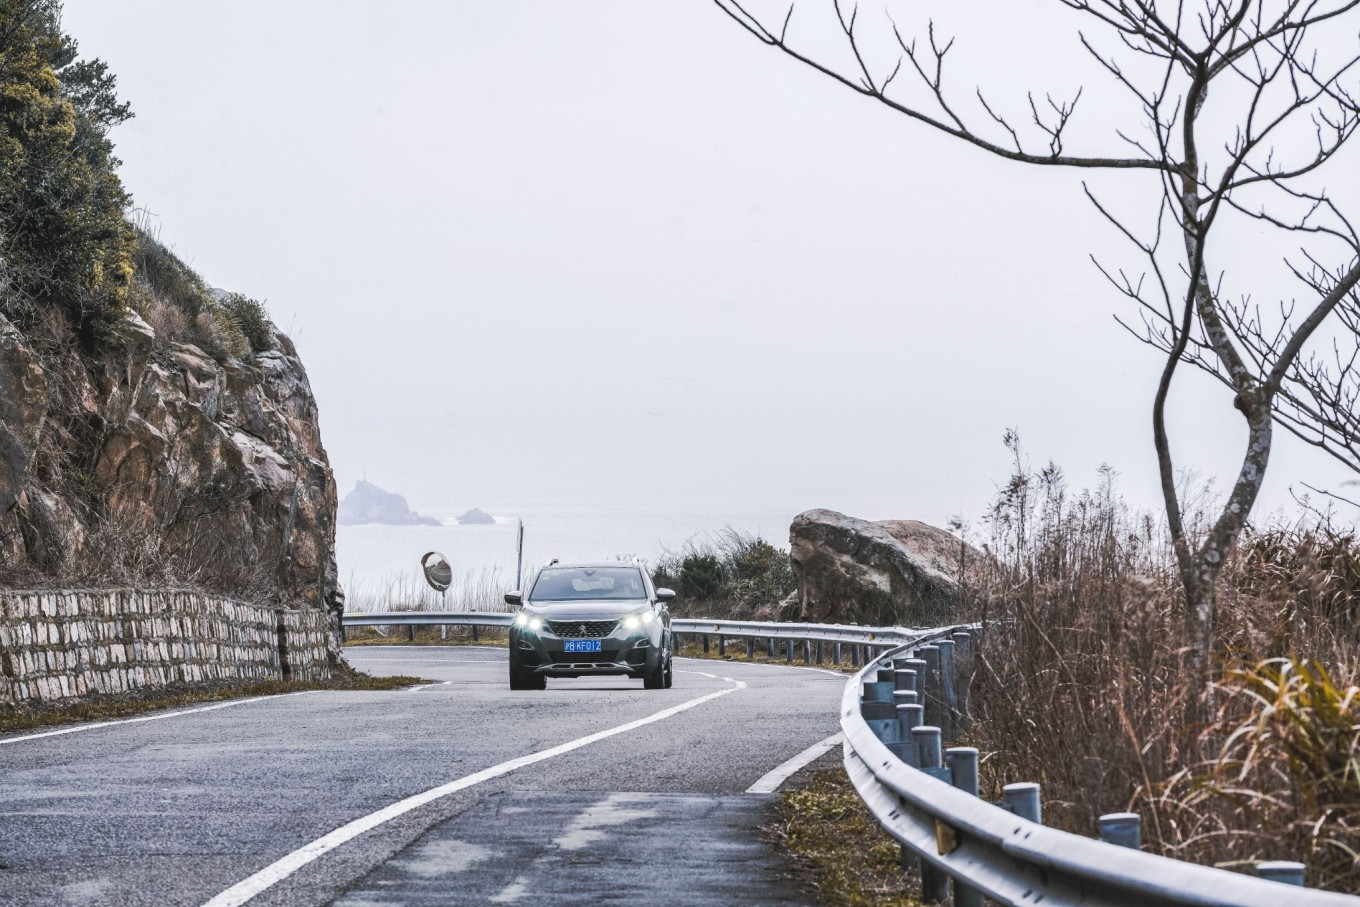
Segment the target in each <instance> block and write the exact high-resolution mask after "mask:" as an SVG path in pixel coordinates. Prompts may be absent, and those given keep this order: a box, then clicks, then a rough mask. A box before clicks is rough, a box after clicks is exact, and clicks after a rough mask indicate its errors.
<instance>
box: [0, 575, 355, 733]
mask: <svg viewBox="0 0 1360 907" xmlns="http://www.w3.org/2000/svg"><path fill="white" fill-rule="evenodd" d="M338 653H339V640H338V638H337V634H336V630H335V622H334V618H333V617H332V616H331V614H330V613H328V612H325V611H319V610H304V611H289V610H284V609H276V608H273V607H270V606H264V605H254V604H249V603H247V602H240V601H235V600H233V599H230V598H223V597H221V596H214V595H206V594H204V593H201V592H191V591H184V590H173V589H166V590H152V591H146V590H133V589H114V590H72V591H43V592H6V591H0V708H3V707H5V706H21V705H35V704H38V703H50V702H59V701H61V700H65V699H75V698H79V697H82V696H86V695H90V694H96V693H124V692H128V691H131V690H150V689H155V688H158V687H165V686H168V685H170V684H176V683H189V684H196V683H211V682H247V683H248V682H253V681H261V680H280V679H284V678H285V676H287V679H291V680H321V679H325V678H327V677H329V676H330V672H331V669H332V667H333V666H334V664H335V663H336V658H337V656H338Z"/></svg>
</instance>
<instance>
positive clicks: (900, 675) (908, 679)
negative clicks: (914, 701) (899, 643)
mask: <svg viewBox="0 0 1360 907" xmlns="http://www.w3.org/2000/svg"><path fill="white" fill-rule="evenodd" d="M902 661H903V659H898V664H901V663H902ZM893 689H896V690H911V691H912V692H913V693H915V692H916V671H915V670H914V669H912V668H902V667H898V668H894V669H893Z"/></svg>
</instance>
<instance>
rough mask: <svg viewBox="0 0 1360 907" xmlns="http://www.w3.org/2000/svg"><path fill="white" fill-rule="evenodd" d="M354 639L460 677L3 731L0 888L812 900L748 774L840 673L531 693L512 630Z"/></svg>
mask: <svg viewBox="0 0 1360 907" xmlns="http://www.w3.org/2000/svg"><path fill="white" fill-rule="evenodd" d="M347 657H348V658H349V660H350V662H351V663H352V664H354V665H355V666H356V667H358V668H361V669H362V670H365V671H369V672H370V673H374V674H409V675H415V676H420V677H427V678H430V679H431V680H435V681H439V683H438V684H436V685H433V686H427V687H423V688H420V689H416V690H413V691H412V690H403V691H393V692H317V693H304V694H294V695H289V696H279V697H270V698H265V699H258V700H254V701H246V702H239V701H237V702H233V703H231V704H228V705H226V706H224V707H222V706H219V707H210V708H206V709H202V710H198V711H193V712H190V713H180V714H173V713H171V714H167V716H166V717H163V718H158V719H156V720H149V721H148V720H141V721H130V722H116V723H110V724H108V725H106V726H102V727H93V728H88V729H84V730H80V731H77V732H75V733H67V734H60V735H55V736H46V737H38V738H32V737H29V735H28V734H18V735H9V736H8V737H0V904H3V905H7V907H8V905H16V907H19V905H29V904H32V905H90V904H99V905H104V904H110V905H113V904H117V905H129V907H132V905H158V907H159V905H172V904H174V905H180V904H182V905H206V904H212V905H213V907H228V905H232V904H239V903H249V904H251V905H252V907H266V905H285V904H286V905H313V904H317V905H319V904H339V905H345V907H367V905H396V904H413V905H425V904H482V903H516V902H518V903H522V904H533V905H536V907H537V905H549V904H577V903H582V902H584V901H590V902H592V903H594V902H603V903H613V902H619V903H622V902H624V901H627V902H629V903H632V904H676V905H680V904H683V905H698V904H732V903H738V902H741V903H743V904H796V903H804V901H803V900H802V895H801V892H800V891H799V890H798V889H797V888H796V887H795V886H794V885H793V884H792V883H791V882H789V881H788V880H787V879H785V878H784V877H783V876H782V867H781V865H780V863H779V861H778V859H777V858H776V856H775V855H774V854H773V853H772V852H771V849H770V848H769V847H768V846H767V845H766V844H764V843H763V842H762V841H761V840H760V837H759V835H758V833H757V829H758V827H759V826H760V825H761V824H763V823H765V822H766V821H768V820H769V817H770V809H771V807H772V798H771V797H770V796H769V795H759V794H747V793H744V792H745V790H746V789H747V788H748V787H749V786H751V784H752V783H753V782H755V781H756V780H757V779H758V778H760V777H761V776H762V775H764V774H765V773H766V772H768V771H769V770H771V769H773V768H774V767H776V766H778V765H779V764H780V763H782V762H784V761H785V760H787V759H789V758H790V757H792V756H794V755H796V754H797V753H799V752H800V751H802V750H804V749H805V748H807V747H809V746H811V745H812V744H814V743H816V742H817V741H820V740H823V739H824V738H826V737H828V736H830V735H832V734H834V733H835V732H836V730H837V729H838V728H837V714H836V713H837V707H838V705H839V697H840V691H841V688H842V683H843V679H842V678H841V677H838V676H832V675H831V674H829V673H823V672H819V671H816V670H813V669H804V668H784V667H768V666H761V665H743V664H735V663H726V662H715V661H706V660H698V659H677V661H676V668H677V673H676V682H675V687H674V688H673V689H670V690H653V691H648V690H643V689H642V685H641V682H640V681H630V680H625V679H622V678H617V679H616V678H600V679H586V678H582V679H576V680H557V681H549V683H548V689H547V690H546V691H543V692H532V691H531V692H514V693H512V692H510V690H509V689H508V686H507V683H506V668H505V654H504V650H497V649H490V648H473V647H459V648H433V647H430V648H417V647H384V648H368V647H364V648H354V649H349V650H347ZM25 737H28V738H29V739H17V738H25Z"/></svg>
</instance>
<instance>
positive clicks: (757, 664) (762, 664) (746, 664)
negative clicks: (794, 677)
mask: <svg viewBox="0 0 1360 907" xmlns="http://www.w3.org/2000/svg"><path fill="white" fill-rule="evenodd" d="M676 658H683V659H685V660H686V661H721V662H722V663H723V664H725V665H731V666H732V667H737V666H740V667H743V668H779V669H780V670H783V671H788V670H794V671H816V672H817V673H818V674H830V675H831V676H832V677H840V678H842V679H844V678H849V677H854V676H855V675H854V674H842V673H841V672H840V671H832V670H830V669H829V668H814V667H812V666H810V665H777V664H770V663H769V662H767V661H735V660H734V661H727V660H726V659H712V658H694V657H693V656H690V655H677V656H676Z"/></svg>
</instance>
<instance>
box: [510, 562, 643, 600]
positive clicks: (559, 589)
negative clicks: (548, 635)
mask: <svg viewBox="0 0 1360 907" xmlns="http://www.w3.org/2000/svg"><path fill="white" fill-rule="evenodd" d="M646 597H647V592H646V590H645V589H644V587H643V585H642V574H641V573H640V572H639V571H638V569H637V568H636V567H547V568H545V569H543V570H542V571H541V572H540V573H539V574H538V582H536V583H534V589H533V591H532V592H530V593H529V600H530V601H536V602H569V601H587V600H589V601H594V600H597V599H601V598H619V599H629V598H646Z"/></svg>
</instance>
